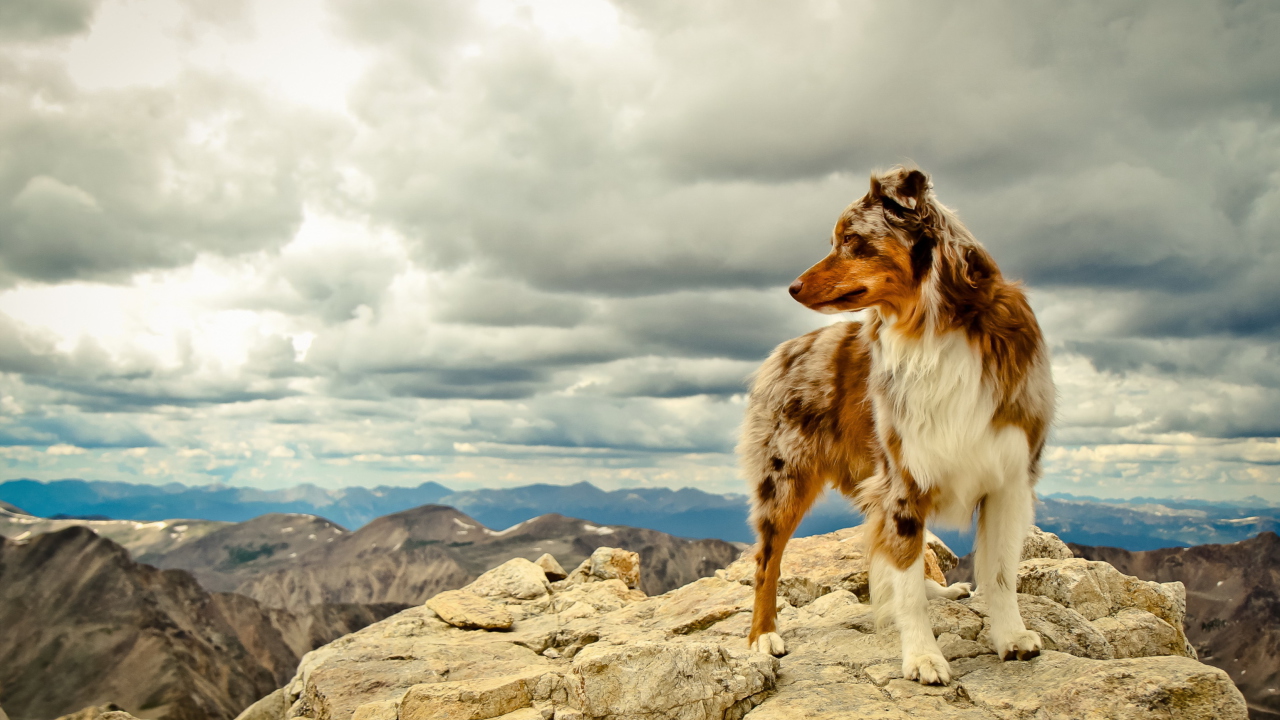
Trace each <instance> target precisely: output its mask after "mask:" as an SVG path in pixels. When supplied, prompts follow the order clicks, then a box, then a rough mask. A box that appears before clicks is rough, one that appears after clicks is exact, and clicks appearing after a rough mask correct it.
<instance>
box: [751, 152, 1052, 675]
mask: <svg viewBox="0 0 1280 720" xmlns="http://www.w3.org/2000/svg"><path fill="white" fill-rule="evenodd" d="M791 295H792V296H793V297H795V299H796V300H797V301H799V302H801V303H803V304H804V305H805V306H806V307H808V308H811V309H813V310H817V311H819V312H823V313H841V312H850V311H854V310H866V313H865V318H864V321H863V322H846V323H840V324H836V325H830V326H828V327H825V328H822V329H821V330H815V331H813V332H811V333H809V334H807V335H803V336H801V337H798V338H796V339H794V340H789V341H787V342H785V343H783V344H782V345H779V346H778V348H777V349H776V350H774V351H773V354H772V355H770V356H769V359H768V360H767V361H765V363H764V365H763V366H762V367H761V368H760V370H759V372H758V373H757V375H756V377H755V380H754V382H753V384H752V387H751V394H750V400H749V404H748V408H747V413H746V418H745V420H744V424H743V431H742V439H741V442H740V444H739V446H738V454H739V456H740V458H741V462H742V467H743V470H744V472H745V475H746V477H747V478H749V479H750V481H751V482H752V483H753V484H754V493H753V506H752V514H751V521H752V524H753V525H754V526H755V529H756V532H757V534H758V536H759V544H758V551H757V553H756V572H755V608H754V615H753V617H752V623H751V634H750V643H751V646H752V647H753V648H755V649H757V650H759V651H761V652H766V653H771V654H773V655H782V654H784V653H785V652H786V649H785V645H784V643H783V641H782V638H781V637H779V635H778V633H777V606H776V602H777V600H776V595H777V587H778V572H779V567H780V565H781V563H782V552H783V549H784V548H785V547H786V544H787V540H789V539H790V537H791V534H792V533H793V532H795V529H796V526H797V525H798V524H799V523H800V519H801V518H802V517H803V516H804V514H805V513H806V512H807V511H808V509H809V507H810V505H812V504H813V501H814V499H815V498H816V497H817V496H818V495H819V494H821V492H822V490H823V489H824V488H825V487H826V486H828V485H830V486H832V487H834V488H836V489H838V490H839V491H840V492H842V493H844V494H845V495H846V496H848V497H850V498H852V499H853V500H854V502H855V503H856V504H857V506H858V507H859V509H860V510H861V511H862V512H863V514H864V515H865V516H866V526H865V527H866V531H865V532H866V534H865V537H866V539H867V543H868V548H867V549H868V554H869V559H870V573H871V598H872V602H873V603H874V604H875V605H876V606H877V617H878V619H879V620H881V621H885V620H888V619H890V618H892V620H893V621H894V622H895V624H896V625H897V628H898V631H899V633H900V634H901V638H902V672H903V675H904V676H905V677H907V678H908V679H912V680H919V681H920V682H922V683H926V684H936V683H947V682H949V681H950V679H951V671H950V668H949V666H948V665H947V660H946V658H945V657H943V655H942V652H941V650H940V649H939V647H938V641H937V640H936V639H935V638H934V636H933V631H932V629H931V626H930V623H929V618H928V613H927V610H928V602H929V600H930V599H931V598H935V597H947V598H952V599H956V598H960V597H964V596H967V595H968V594H969V590H970V588H969V586H968V585H967V584H959V583H958V584H954V585H951V586H949V587H943V586H942V585H940V584H939V583H937V582H934V581H933V580H929V579H926V578H925V575H924V554H923V553H924V540H925V524H926V522H929V521H930V520H934V521H937V522H940V523H942V524H946V525H950V526H955V527H968V525H969V523H970V522H971V521H972V519H973V515H974V512H975V511H976V512H977V515H978V530H977V536H976V539H975V552H976V556H975V562H974V566H975V568H974V569H975V579H976V581H977V584H978V590H979V591H980V592H981V593H982V596H983V598H984V599H985V601H986V604H987V608H988V618H989V620H990V636H991V642H992V643H993V644H994V646H995V647H994V649H995V651H996V654H998V655H999V656H1000V657H1001V658H1003V659H1005V660H1012V659H1018V660H1027V659H1030V658H1032V657H1035V656H1036V655H1038V654H1039V653H1040V649H1041V641H1040V636H1039V635H1037V634H1036V633H1034V632H1032V631H1030V630H1027V629H1026V626H1025V625H1023V622H1022V617H1021V616H1020V615H1019V614H1018V602H1017V595H1016V586H1017V564H1018V561H1019V558H1020V553H1021V548H1022V542H1023V539H1024V537H1025V536H1026V533H1027V531H1028V528H1029V527H1030V525H1031V521H1032V514H1033V509H1034V508H1033V504H1034V502H1035V496H1034V492H1033V486H1034V485H1035V482H1036V479H1037V477H1038V476H1039V473H1040V455H1041V452H1042V451H1043V449H1044V443H1045V435H1046V433H1047V432H1048V428H1049V423H1050V421H1051V419H1052V416H1053V404H1054V388H1053V380H1052V378H1051V377H1050V374H1049V354H1048V351H1047V349H1046V348H1045V345H1044V340H1043V338H1042V337H1041V334H1040V327H1039V325H1037V323H1036V319H1035V316H1034V314H1033V313H1032V312H1031V307H1030V306H1029V305H1028V304H1027V298H1026V295H1025V294H1024V293H1023V291H1022V288H1021V287H1020V286H1019V285H1018V284H1017V283H1015V282H1010V281H1008V280H1005V278H1004V277H1003V276H1002V275H1001V274H1000V270H999V268H997V267H996V264H995V261H994V260H992V259H991V256H990V255H989V254H988V253H987V251H986V250H985V249H984V248H983V247H982V245H980V244H979V243H978V241H977V240H975V239H974V237H973V235H971V234H970V233H969V231H968V230H966V229H965V227H964V225H962V224H961V223H960V221H959V219H958V218H957V217H956V216H955V215H954V214H953V213H952V212H951V211H950V210H949V209H947V208H946V207H944V206H943V205H941V204H940V203H939V202H938V201H937V200H936V199H935V197H934V194H933V186H932V184H931V182H930V181H929V178H928V177H927V176H926V175H925V174H924V173H922V172H921V171H919V170H916V169H909V168H901V167H898V168H894V169H892V170H889V171H888V172H885V173H880V174H875V175H873V176H872V177H871V189H870V191H869V192H868V193H867V194H866V195H865V196H864V197H863V198H862V199H860V200H858V201H856V202H854V203H853V204H852V205H850V206H849V207H848V208H847V209H845V211H844V213H843V214H841V216H840V219H839V221H838V222H836V226H835V230H834V231H833V232H832V234H831V251H830V252H829V253H828V254H827V256H826V257H825V258H823V259H822V260H821V261H819V262H818V264H816V265H814V266H813V267H811V268H809V269H808V270H807V271H805V273H804V274H803V275H801V276H800V277H799V278H798V279H797V280H796V281H795V282H794V283H793V284H792V285H791Z"/></svg>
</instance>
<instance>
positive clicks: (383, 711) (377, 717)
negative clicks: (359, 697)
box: [351, 700, 400, 720]
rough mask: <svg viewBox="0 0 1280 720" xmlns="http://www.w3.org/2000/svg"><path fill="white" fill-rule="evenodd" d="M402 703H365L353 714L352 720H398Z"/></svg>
mask: <svg viewBox="0 0 1280 720" xmlns="http://www.w3.org/2000/svg"><path fill="white" fill-rule="evenodd" d="M399 717H400V703H398V702H396V701H394V700H380V701H378V702H371V703H365V704H364V705H361V706H360V707H358V708H356V711H355V712H354V713H352V714H351V720H398V719H399Z"/></svg>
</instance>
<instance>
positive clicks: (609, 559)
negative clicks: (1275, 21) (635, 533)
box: [567, 547, 640, 588]
mask: <svg viewBox="0 0 1280 720" xmlns="http://www.w3.org/2000/svg"><path fill="white" fill-rule="evenodd" d="M601 580H621V581H622V582H623V583H625V584H626V586H627V587H629V588H638V587H640V554H639V553H633V552H630V551H627V550H619V549H618V548H611V547H598V548H596V549H595V552H593V553H591V557H589V558H587V559H586V560H583V561H582V564H581V565H579V566H578V567H577V568H575V569H574V571H573V572H572V573H569V577H568V580H567V582H569V583H573V584H576V583H586V582H598V581H601Z"/></svg>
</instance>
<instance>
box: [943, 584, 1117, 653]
mask: <svg viewBox="0 0 1280 720" xmlns="http://www.w3.org/2000/svg"><path fill="white" fill-rule="evenodd" d="M960 602H961V603H963V604H965V605H967V606H968V607H969V608H971V609H973V610H975V611H977V612H980V613H982V614H984V615H985V614H986V612H987V605H986V601H985V600H984V599H983V598H982V594H981V593H979V594H978V595H977V596H976V597H974V598H970V599H966V600H961V601H960ZM1018 611H1019V613H1020V614H1021V615H1022V618H1023V621H1024V622H1025V623H1026V626H1027V629H1028V630H1034V631H1036V632H1038V633H1040V638H1041V639H1042V640H1043V641H1044V647H1045V649H1047V650H1057V651H1059V652H1064V653H1068V654H1070V655H1075V656H1077V657H1085V658H1093V659H1096V660H1110V659H1112V658H1113V657H1115V651H1114V650H1113V648H1112V646H1111V643H1110V642H1108V640H1107V637H1106V636H1105V635H1104V634H1103V633H1102V632H1101V631H1100V630H1099V629H1098V628H1097V627H1095V626H1094V624H1093V623H1091V622H1089V621H1088V620H1086V619H1085V617H1084V616H1083V615H1081V614H1080V613H1078V612H1076V611H1075V610H1072V609H1071V608H1068V607H1063V606H1062V605H1059V604H1058V603H1056V602H1054V601H1053V600H1050V599H1049V598H1045V597H1040V596H1038V595H1027V594H1024V593H1019V594H1018ZM989 632H990V624H989V623H987V624H984V626H983V629H982V635H981V637H980V638H979V640H980V641H981V642H982V643H983V644H984V645H985V646H986V647H991V639H990V635H989Z"/></svg>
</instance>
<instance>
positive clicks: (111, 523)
mask: <svg viewBox="0 0 1280 720" xmlns="http://www.w3.org/2000/svg"><path fill="white" fill-rule="evenodd" d="M10 507H12V506H10ZM225 525H227V523H224V522H217V521H214V520H158V521H156V522H141V521H138V520H83V519H70V518H63V519H52V518H42V517H36V516H34V515H27V514H26V513H23V512H21V511H18V512H14V511H12V510H9V509H7V508H0V536H3V537H8V538H13V539H14V540H23V539H26V538H28V537H31V536H32V535H40V534H42V533H50V532H57V531H59V530H65V529H66V528H69V527H74V526H81V527H87V528H89V529H91V530H93V531H94V532H95V533H97V534H99V535H101V536H102V537H105V538H109V539H111V540H113V541H115V542H117V543H119V544H120V545H122V546H124V548H125V549H127V550H128V551H129V552H130V553H131V554H132V555H134V556H139V555H145V554H148V553H164V552H168V551H170V550H174V549H177V548H179V547H181V546H182V545H184V544H185V543H188V542H191V541H192V540H197V539H199V538H202V537H204V536H205V535H207V534H209V533H211V532H214V531H216V530H217V529H218V528H221V527H224V526H225Z"/></svg>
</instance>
